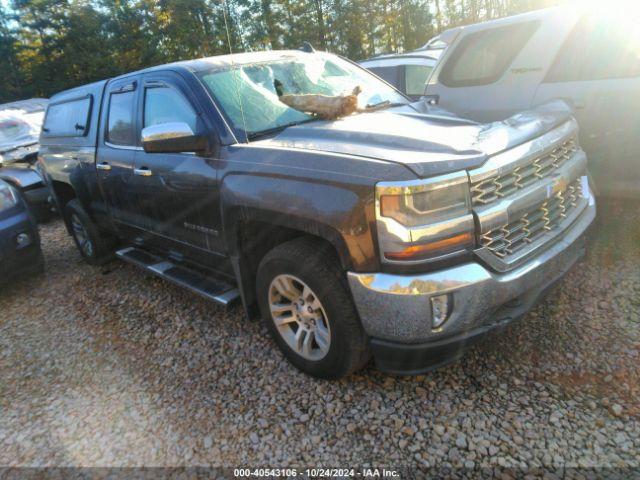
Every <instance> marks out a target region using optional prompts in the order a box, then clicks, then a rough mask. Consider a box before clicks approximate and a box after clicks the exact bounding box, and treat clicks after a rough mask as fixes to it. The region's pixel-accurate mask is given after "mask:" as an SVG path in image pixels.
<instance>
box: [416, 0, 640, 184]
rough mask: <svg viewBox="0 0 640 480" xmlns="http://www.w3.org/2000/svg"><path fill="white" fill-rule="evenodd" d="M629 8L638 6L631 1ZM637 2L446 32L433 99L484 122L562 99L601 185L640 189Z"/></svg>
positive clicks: (560, 10)
mask: <svg viewBox="0 0 640 480" xmlns="http://www.w3.org/2000/svg"><path fill="white" fill-rule="evenodd" d="M630 8H632V7H630ZM638 13H640V11H638V9H637V8H636V12H635V14H633V12H631V11H629V9H625V10H621V9H616V8H603V9H601V10H597V11H596V10H586V9H580V8H574V7H566V6H565V7H557V8H552V9H546V10H539V11H535V12H530V13H526V14H523V15H517V16H513V17H508V18H503V19H500V20H494V21H490V22H485V23H481V24H475V25H470V26H466V27H457V28H455V29H452V30H449V31H446V32H443V34H442V35H441V36H440V37H441V38H442V39H443V40H444V41H445V43H447V44H448V45H449V46H448V47H447V49H446V50H445V52H444V54H443V55H442V57H441V59H440V60H439V62H438V65H437V66H436V67H435V69H434V71H433V73H432V75H431V77H430V79H429V80H428V84H427V86H426V91H425V94H426V95H427V98H428V101H429V102H430V103H432V104H438V105H439V106H440V107H442V108H443V109H445V110H448V111H451V112H453V113H455V114H457V115H459V116H461V117H465V118H471V119H473V120H477V121H480V122H487V121H493V120H502V119H505V118H507V117H509V116H510V115H512V114H513V113H515V112H519V111H522V110H527V109H530V108H532V107H535V106H537V105H541V104H543V103H546V102H548V101H550V100H551V99H564V100H567V101H568V103H569V104H570V105H572V106H573V108H574V109H575V116H576V117H577V119H578V123H579V125H580V128H581V133H580V142H581V144H582V146H583V147H584V149H585V150H586V151H587V154H588V156H589V160H590V169H591V171H592V173H593V175H594V177H595V180H596V187H597V188H598V189H599V192H600V193H601V194H615V195H624V194H631V195H634V196H635V195H637V194H638V193H640V161H639V160H638V158H639V157H640V141H639V140H638V139H639V138H640V29H638V27H637V18H638Z"/></svg>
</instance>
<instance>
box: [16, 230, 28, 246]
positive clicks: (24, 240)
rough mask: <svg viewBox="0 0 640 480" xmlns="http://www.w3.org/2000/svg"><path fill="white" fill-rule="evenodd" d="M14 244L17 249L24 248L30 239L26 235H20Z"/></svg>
mask: <svg viewBox="0 0 640 480" xmlns="http://www.w3.org/2000/svg"><path fill="white" fill-rule="evenodd" d="M16 243H17V244H18V246H19V247H26V246H27V245H29V244H30V243H31V237H30V236H29V234H28V233H20V234H18V236H17V237H16Z"/></svg>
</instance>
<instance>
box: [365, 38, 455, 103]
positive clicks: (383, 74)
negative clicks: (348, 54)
mask: <svg viewBox="0 0 640 480" xmlns="http://www.w3.org/2000/svg"><path fill="white" fill-rule="evenodd" d="M441 53H442V50H441V49H434V50H416V51H415V52H409V53H401V54H392V55H380V56H378V57H373V58H369V59H367V60H362V61H360V62H358V63H359V64H360V65H361V66H362V67H365V68H366V69H368V70H370V71H372V72H373V73H375V74H376V75H377V76H379V77H380V78H382V79H383V80H385V81H386V82H387V83H390V84H391V85H393V86H394V87H396V88H397V89H398V90H400V91H401V92H402V93H404V94H405V95H407V96H408V97H410V98H412V99H414V100H417V99H418V98H420V97H421V96H422V95H424V85H425V83H426V82H427V79H428V78H429V75H430V74H431V71H432V70H433V67H435V65H436V62H437V61H438V57H439V56H440V54H441Z"/></svg>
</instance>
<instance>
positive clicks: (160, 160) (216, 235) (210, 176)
mask: <svg viewBox="0 0 640 480" xmlns="http://www.w3.org/2000/svg"><path fill="white" fill-rule="evenodd" d="M142 82H143V84H142V89H141V92H140V95H141V96H140V103H139V110H140V112H141V125H140V127H141V129H143V128H145V127H149V126H152V125H159V124H163V123H171V122H183V123H186V124H187V125H189V127H190V128H191V130H192V131H193V132H194V133H196V134H205V135H207V136H210V135H211V134H212V131H211V126H210V125H208V124H207V121H206V116H205V115H204V114H203V112H202V109H200V108H199V107H198V100H197V99H196V97H195V95H194V93H193V92H192V90H191V89H190V88H189V86H188V85H187V83H186V82H185V81H184V79H183V78H182V77H181V76H180V75H178V74H177V73H174V72H153V73H149V74H145V75H144V76H143V77H142ZM134 173H142V174H140V175H137V174H136V175H134V178H135V179H134V185H135V189H136V191H137V192H138V195H139V205H140V208H141V212H142V215H143V217H144V223H145V227H146V229H147V230H148V231H149V232H150V233H152V234H153V236H155V237H156V238H155V242H156V243H159V244H162V245H164V247H165V248H166V247H167V246H169V248H170V249H171V250H173V251H174V252H178V253H180V254H182V255H184V256H185V257H192V258H193V259H197V260H198V261H203V260H204V261H206V260H205V259H206V257H207V256H211V255H214V256H212V257H211V258H210V260H211V261H212V263H216V258H215V254H216V253H220V252H221V251H222V244H221V235H220V225H219V218H220V217H219V215H218V212H219V205H218V196H219V193H218V186H217V179H216V174H217V159H215V158H208V157H206V156H201V155H198V154H195V153H190V152H184V153H146V152H145V151H144V150H139V151H137V152H136V157H135V169H134ZM212 266H215V267H217V265H212Z"/></svg>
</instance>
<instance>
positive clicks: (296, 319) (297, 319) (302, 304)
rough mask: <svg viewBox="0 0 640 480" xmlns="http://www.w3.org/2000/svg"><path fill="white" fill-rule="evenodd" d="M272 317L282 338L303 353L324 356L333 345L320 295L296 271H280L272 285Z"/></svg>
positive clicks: (301, 354)
mask: <svg viewBox="0 0 640 480" xmlns="http://www.w3.org/2000/svg"><path fill="white" fill-rule="evenodd" d="M269 309H270V311H271V319H272V320H273V322H274V324H275V326H276V329H277V331H278V333H279V334H280V336H281V337H282V339H283V340H284V341H285V342H286V343H287V345H289V347H291V349H292V350H293V351H294V352H296V353H297V354H298V355H300V356H301V357H303V358H305V359H307V360H314V361H317V360H321V359H322V358H324V357H325V356H326V355H327V353H328V352H329V348H330V346H331V327H330V326H329V321H328V318H327V314H326V313H325V310H324V307H323V306H322V303H320V300H319V299H318V296H317V295H316V294H315V293H314V292H313V290H311V288H310V287H309V286H308V285H307V284H306V283H304V282H303V281H302V280H300V279H299V278H297V277H294V276H293V275H288V274H281V275H278V276H277V277H275V278H274V279H273V280H272V281H271V285H270V286H269Z"/></svg>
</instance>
